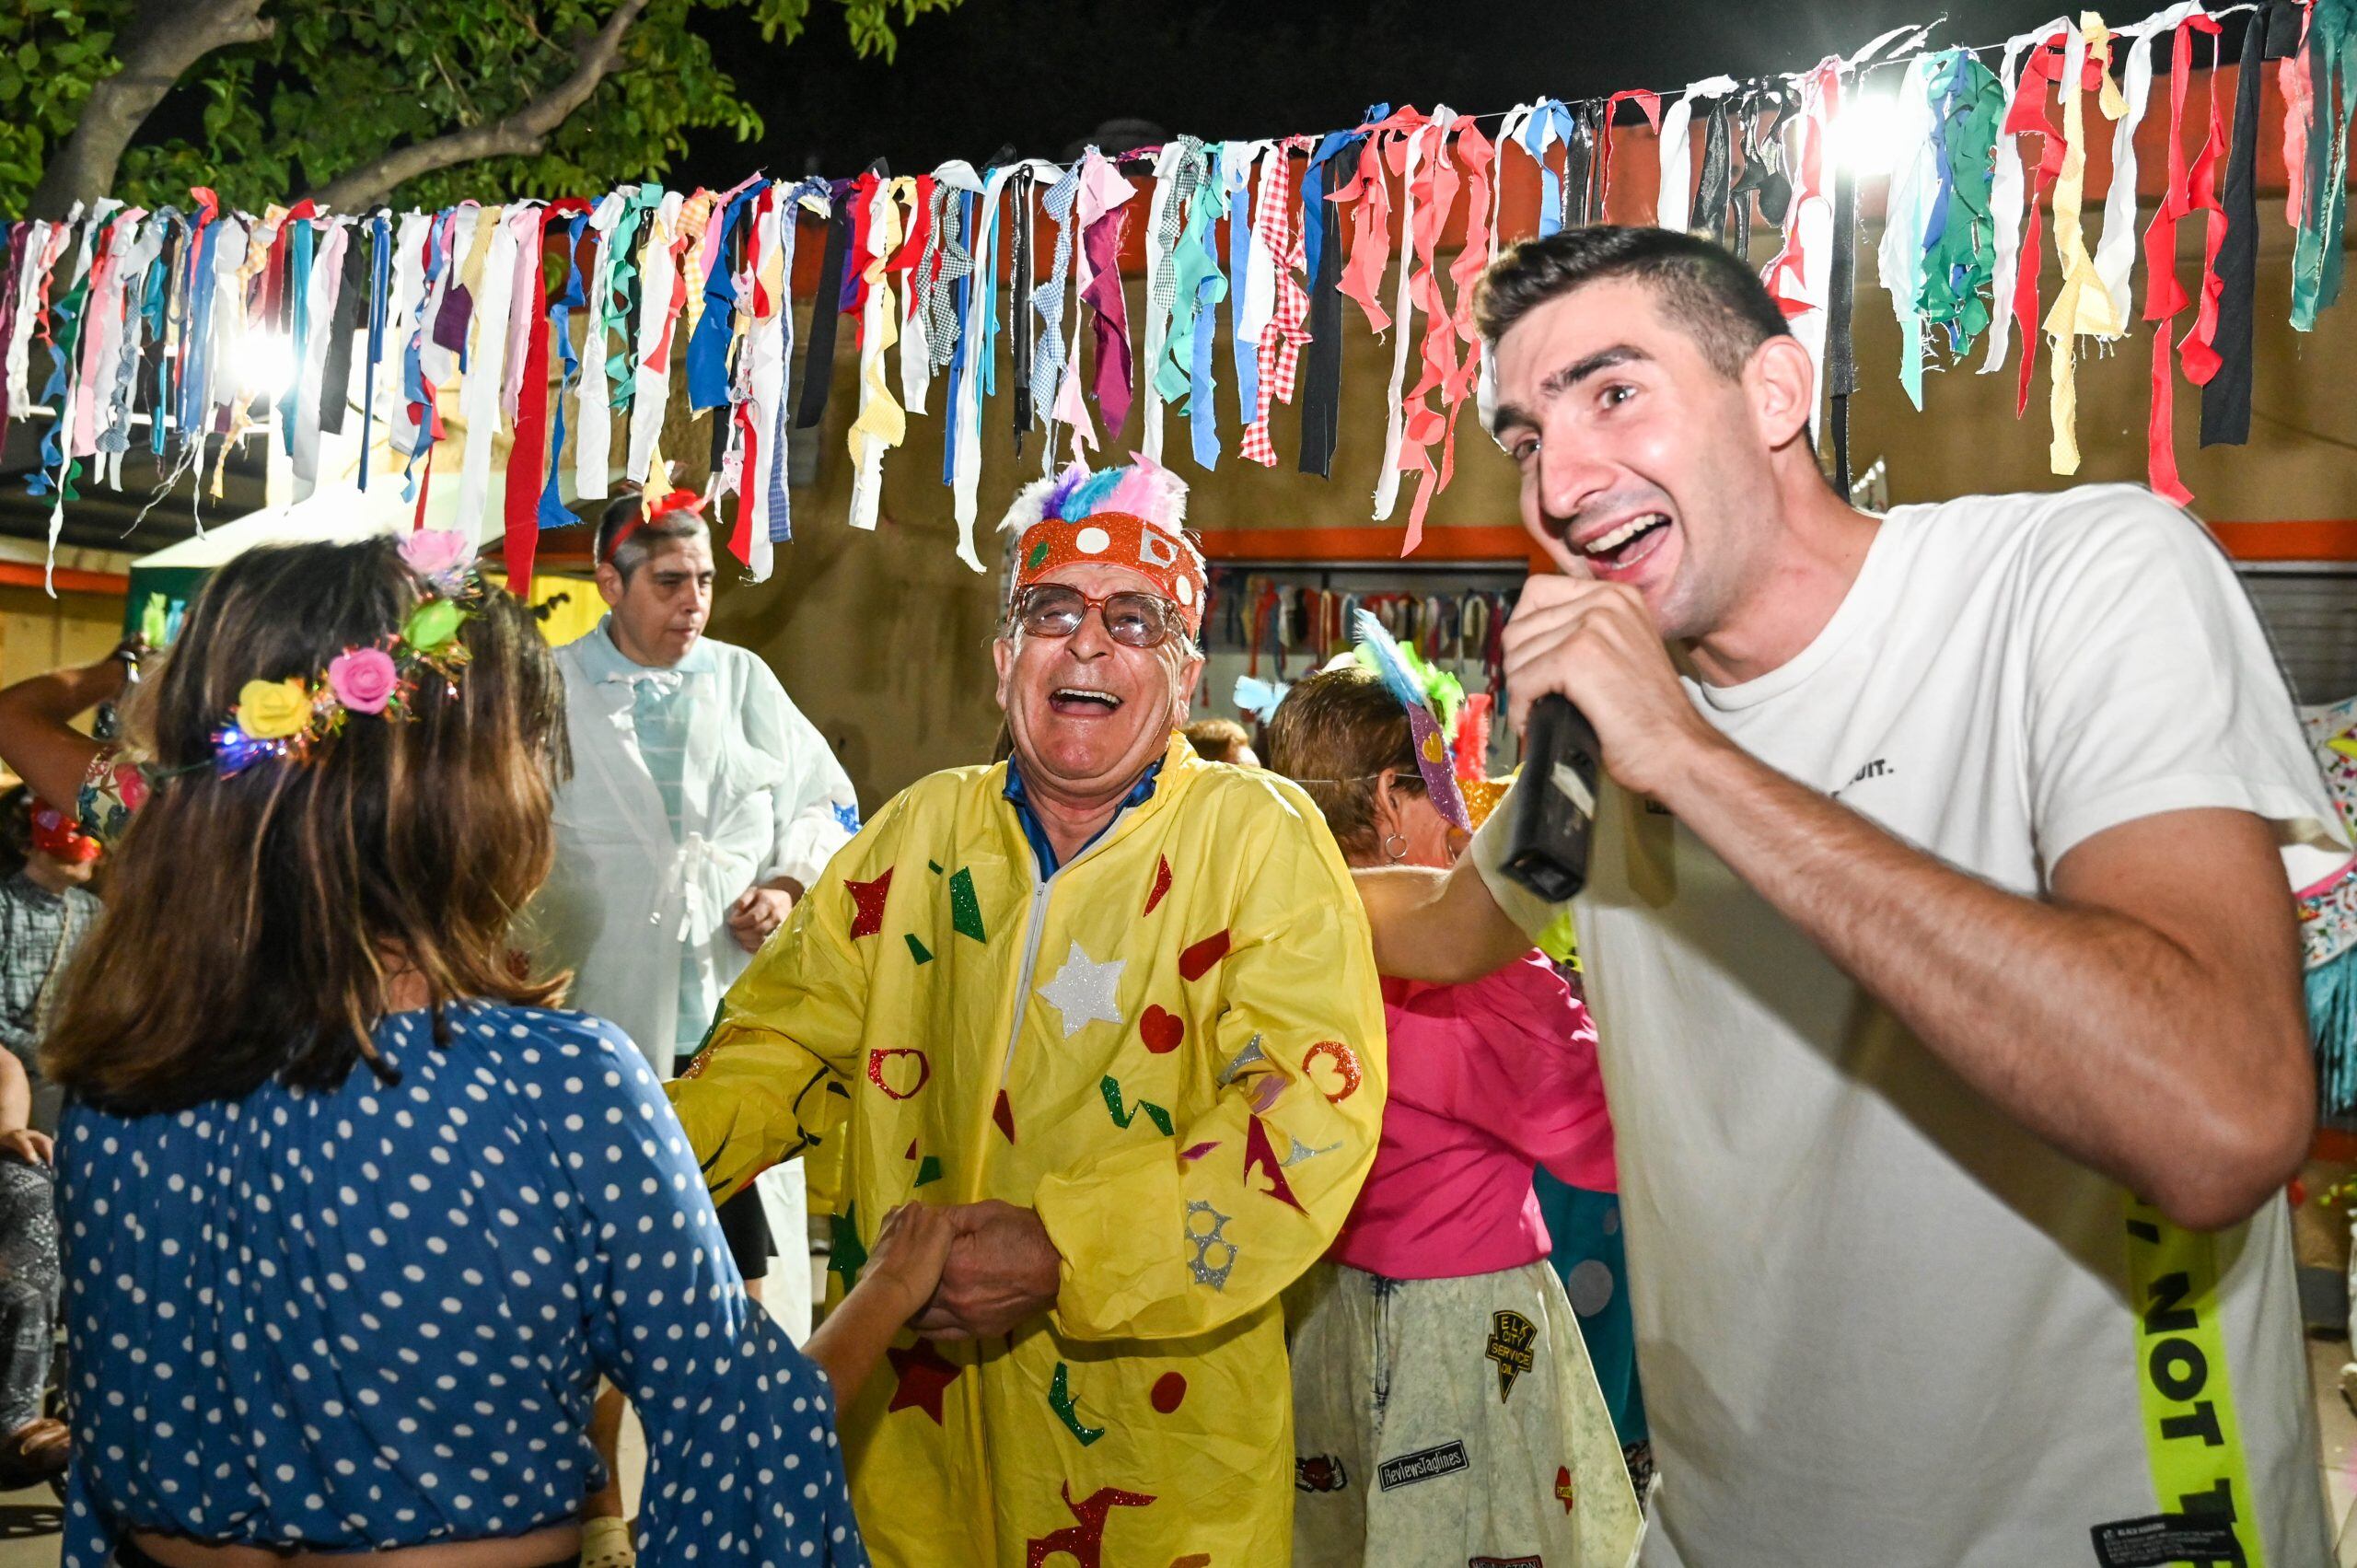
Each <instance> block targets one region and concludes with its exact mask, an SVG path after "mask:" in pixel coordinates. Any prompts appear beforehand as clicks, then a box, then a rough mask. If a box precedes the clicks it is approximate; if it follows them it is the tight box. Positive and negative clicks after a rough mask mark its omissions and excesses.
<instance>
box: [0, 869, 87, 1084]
mask: <svg viewBox="0 0 2357 1568" xmlns="http://www.w3.org/2000/svg"><path fill="white" fill-rule="evenodd" d="M98 917H99V900H97V899H96V898H94V897H93V896H92V895H90V894H89V893H87V892H85V891H84V890H83V889H79V888H68V889H65V891H64V893H63V894H62V895H61V894H57V893H52V892H51V891H50V890H49V889H46V888H43V887H41V885H39V884H38V883H36V882H35V881H34V880H33V879H32V878H31V877H28V876H26V875H25V874H24V873H23V872H21V871H20V872H18V873H17V875H16V876H14V877H9V878H8V879H7V880H6V882H0V1045H6V1047H7V1048H8V1049H9V1050H10V1051H13V1052H15V1053H16V1055H17V1059H18V1060H19V1061H21V1062H23V1063H24V1064H25V1071H26V1072H27V1073H28V1074H31V1075H32V1078H33V1081H34V1083H36V1084H38V1083H40V1081H41V1074H40V1069H39V1068H37V1067H36V1066H35V1065H34V1058H35V1056H37V1055H38V1054H39V1052H40V1049H41V1023H42V1021H43V1020H42V1014H43V1012H44V1008H43V1007H42V1005H41V1000H42V998H41V993H42V991H43V990H44V989H45V988H46V987H47V985H48V983H49V981H50V977H51V976H52V974H54V973H55V972H56V971H57V970H61V969H63V968H64V958H66V956H67V955H68V954H70V953H71V951H72V949H73V945H74V944H75V943H77V942H79V941H81V939H82V936H83V935H84V934H85V933H86V932H87V931H88V930H89V929H90V925H91V923H92V922H94V921H96V920H97V919H98Z"/></svg>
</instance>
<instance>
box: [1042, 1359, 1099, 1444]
mask: <svg viewBox="0 0 2357 1568" xmlns="http://www.w3.org/2000/svg"><path fill="white" fill-rule="evenodd" d="M1048 1408H1049V1409H1050V1410H1051V1411H1055V1412H1056V1419H1057V1420H1058V1421H1061V1422H1062V1423H1064V1430H1065V1431H1066V1432H1069V1433H1071V1434H1073V1436H1074V1438H1076V1439H1078V1441H1079V1443H1080V1446H1082V1447H1084V1448H1086V1447H1087V1446H1089V1445H1090V1444H1091V1443H1094V1442H1096V1441H1097V1439H1098V1438H1099V1437H1102V1436H1104V1435H1105V1429H1104V1428H1103V1427H1101V1426H1086V1425H1083V1424H1082V1423H1081V1419H1080V1411H1079V1408H1078V1407H1077V1406H1075V1405H1074V1403H1073V1397H1072V1373H1071V1371H1070V1369H1069V1368H1067V1367H1066V1366H1065V1365H1064V1364H1063V1363H1062V1362H1061V1361H1060V1362H1058V1363H1056V1376H1055V1378H1054V1380H1053V1381H1052V1382H1051V1383H1050V1384H1049V1385H1048Z"/></svg>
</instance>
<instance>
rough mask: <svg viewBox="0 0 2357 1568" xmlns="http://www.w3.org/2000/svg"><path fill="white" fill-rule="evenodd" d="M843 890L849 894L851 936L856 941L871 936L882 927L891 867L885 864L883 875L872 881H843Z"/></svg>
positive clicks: (889, 885)
mask: <svg viewBox="0 0 2357 1568" xmlns="http://www.w3.org/2000/svg"><path fill="white" fill-rule="evenodd" d="M843 891H845V892H847V893H849V894H850V895H851V902H852V917H851V937H852V940H853V941H854V942H856V941H858V940H859V939H860V938H861V937H863V936H873V935H876V934H877V932H879V931H881V930H883V929H884V900H885V898H886V896H887V895H888V894H889V893H890V892H891V891H892V868H891V867H890V866H886V867H885V868H884V875H883V876H881V877H877V878H876V880H875V881H873V882H852V881H845V882H844V883H843Z"/></svg>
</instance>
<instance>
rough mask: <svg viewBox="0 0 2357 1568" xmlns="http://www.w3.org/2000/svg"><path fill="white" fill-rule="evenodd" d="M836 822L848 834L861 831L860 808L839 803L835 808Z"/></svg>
mask: <svg viewBox="0 0 2357 1568" xmlns="http://www.w3.org/2000/svg"><path fill="white" fill-rule="evenodd" d="M833 810H834V813H835V821H836V824H837V825H838V826H840V827H841V828H842V830H843V831H844V832H846V833H856V832H858V831H859V807H856V806H850V805H846V804H844V803H843V802H842V801H837V802H836V803H835V805H834V807H833Z"/></svg>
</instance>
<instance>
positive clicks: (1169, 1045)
mask: <svg viewBox="0 0 2357 1568" xmlns="http://www.w3.org/2000/svg"><path fill="white" fill-rule="evenodd" d="M1138 1036H1139V1038H1140V1039H1142V1040H1144V1041H1145V1048H1146V1049H1147V1050H1148V1051H1153V1052H1154V1053H1155V1055H1156V1056H1167V1055H1169V1054H1170V1052H1172V1051H1176V1050H1178V1049H1179V1041H1180V1040H1185V1039H1186V1038H1187V1020H1186V1019H1184V1018H1182V1017H1180V1016H1179V1015H1178V1014H1176V1013H1166V1012H1164V1011H1163V1010H1162V1009H1161V1008H1159V1007H1148V1008H1147V1009H1146V1010H1145V1016H1144V1017H1142V1018H1140V1019H1139V1020H1138Z"/></svg>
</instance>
